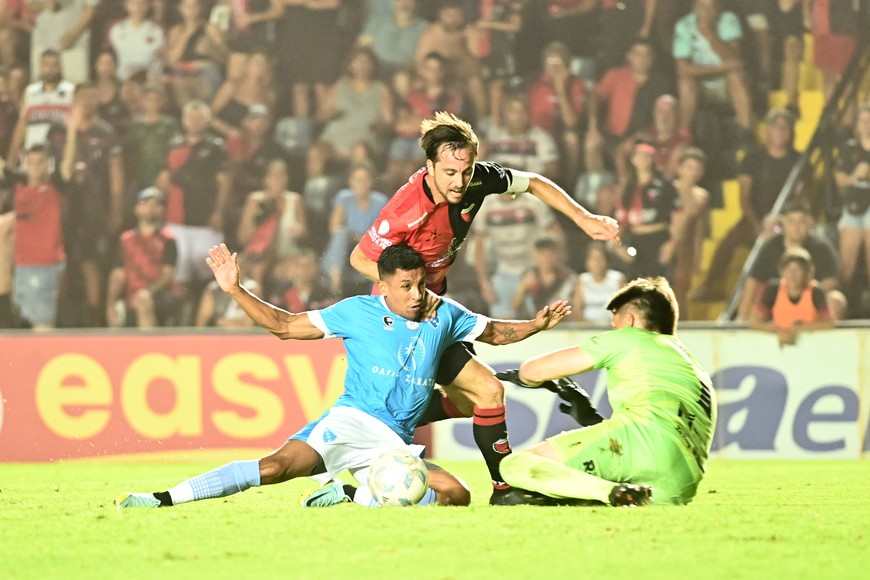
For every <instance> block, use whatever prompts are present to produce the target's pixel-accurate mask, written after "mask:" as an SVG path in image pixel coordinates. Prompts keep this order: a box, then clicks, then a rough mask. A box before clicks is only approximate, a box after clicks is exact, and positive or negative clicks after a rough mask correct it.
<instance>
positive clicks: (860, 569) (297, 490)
mask: <svg viewBox="0 0 870 580" xmlns="http://www.w3.org/2000/svg"><path fill="white" fill-rule="evenodd" d="M237 457H238V455H237V454H234V456H232V457H228V456H227V455H226V454H220V453H210V454H208V455H204V456H197V457H196V458H194V459H190V458H188V459H186V460H184V461H176V462H170V463H167V462H166V461H165V460H160V459H156V460H155V459H153V458H152V459H148V460H137V459H136V458H132V459H130V460H128V461H123V462H121V461H114V462H113V461H111V460H100V461H88V462H67V463H54V464H26V465H19V464H0V578H3V579H13V578H40V579H44V578H160V579H162V580H168V579H174V578H207V579H213V578H233V579H239V578H255V577H256V578H331V579H336V578H353V579H360V578H383V579H393V578H402V577H405V578H474V579H478V578H480V579H486V578H493V579H512V578H543V579H547V578H574V579H586V578H606V579H612V578H680V579H683V578H729V579H736V578H766V579H767V578H776V579H778V578H788V579H791V578H814V579H816V578H836V579H841V578H868V577H870V494H868V483H870V462H868V461H817V462H809V461H724V460H723V461H712V462H710V465H709V469H708V476H707V478H706V479H705V481H704V483H703V484H702V486H701V489H700V491H699V494H698V496H697V498H696V499H695V501H694V502H693V503H692V504H691V505H690V506H688V507H680V508H664V507H651V508H642V509H628V508H622V509H613V508H568V507H562V508H539V507H528V506H521V507H500V508H492V507H490V506H488V505H487V499H488V497H489V490H488V486H489V484H488V481H487V476H486V472H485V469H484V468H483V464H482V462H462V463H451V462H445V463H444V467H446V468H448V469H450V470H451V471H453V472H454V473H457V474H458V475H460V476H461V477H463V478H464V479H465V480H466V481H467V482H468V483H469V485H470V486H471V489H472V492H473V498H474V499H473V501H472V506H471V507H470V508H439V507H426V508H407V509H401V508H391V509H365V508H361V507H358V506H355V505H350V504H343V505H340V506H337V507H332V508H327V509H308V510H304V509H301V508H299V507H298V498H299V496H300V494H301V493H302V492H303V491H306V490H308V489H311V488H312V487H313V486H312V483H311V482H310V481H308V480H302V481H296V482H290V483H287V484H283V485H279V486H275V487H264V488H259V489H252V490H249V491H247V492H245V493H242V494H237V495H235V496H232V497H229V498H224V499H217V500H209V501H203V502H198V503H192V504H186V505H183V506H179V507H176V508H171V509H156V510H153V509H152V510H147V509H145V510H125V511H119V510H117V509H115V508H114V506H113V505H112V499H113V498H114V497H115V496H116V495H118V494H119V493H120V492H123V491H127V490H129V491H156V490H162V489H166V488H167V487H170V486H172V485H174V484H175V483H177V482H178V481H180V480H182V479H185V478H187V477H190V476H193V475H196V474H198V473H200V472H202V471H205V470H208V469H210V468H212V467H215V466H217V465H219V464H221V463H224V462H226V461H228V460H231V459H234V458H237Z"/></svg>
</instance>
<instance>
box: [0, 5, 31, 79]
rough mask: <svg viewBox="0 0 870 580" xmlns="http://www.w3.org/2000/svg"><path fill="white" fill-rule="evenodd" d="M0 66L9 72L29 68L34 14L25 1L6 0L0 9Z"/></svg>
mask: <svg viewBox="0 0 870 580" xmlns="http://www.w3.org/2000/svg"><path fill="white" fill-rule="evenodd" d="M0 12H2V14H0V65H2V66H3V67H4V68H5V69H7V70H10V69H13V68H19V67H21V66H24V67H25V68H26V67H28V66H29V60H30V58H29V54H30V33H31V31H32V29H33V24H34V20H35V19H36V13H35V12H34V8H33V7H32V6H30V3H28V2H26V1H25V0H6V1H5V2H3V3H2V7H0Z"/></svg>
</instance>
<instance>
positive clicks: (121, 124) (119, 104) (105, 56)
mask: <svg viewBox="0 0 870 580" xmlns="http://www.w3.org/2000/svg"><path fill="white" fill-rule="evenodd" d="M94 84H95V85H96V88H97V99H98V100H99V105H98V106H97V114H98V115H99V117H100V118H101V119H103V120H104V121H105V122H107V123H108V124H109V125H111V126H112V129H114V130H115V134H116V135H118V138H119V139H120V140H121V141H122V142H124V141H126V137H127V131H128V130H129V128H130V121H131V119H130V111H129V110H128V109H127V105H125V104H124V101H123V100H122V99H121V81H119V80H118V62H117V60H116V57H115V53H114V52H113V51H111V50H108V49H106V50H102V51H100V53H99V54H98V55H97V60H96V62H95V63H94Z"/></svg>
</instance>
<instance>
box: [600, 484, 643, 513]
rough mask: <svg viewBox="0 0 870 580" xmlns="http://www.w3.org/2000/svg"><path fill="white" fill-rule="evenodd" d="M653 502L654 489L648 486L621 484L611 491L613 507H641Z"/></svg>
mask: <svg viewBox="0 0 870 580" xmlns="http://www.w3.org/2000/svg"><path fill="white" fill-rule="evenodd" d="M650 502H652V488H651V487H650V486H648V485H635V484H633V483H619V484H617V485H614V486H613V489H612V490H610V505H612V506H613V507H639V506H644V505H649V504H650Z"/></svg>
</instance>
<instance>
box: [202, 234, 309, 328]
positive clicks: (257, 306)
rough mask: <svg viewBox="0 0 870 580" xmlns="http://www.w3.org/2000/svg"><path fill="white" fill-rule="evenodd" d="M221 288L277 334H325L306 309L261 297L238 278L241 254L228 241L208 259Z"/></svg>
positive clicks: (216, 247) (253, 317)
mask: <svg viewBox="0 0 870 580" xmlns="http://www.w3.org/2000/svg"><path fill="white" fill-rule="evenodd" d="M205 261H206V263H207V264H208V266H209V268H211V271H212V273H213V274H214V278H215V280H216V281H217V283H218V286H220V288H221V290H223V291H224V292H226V293H227V294H229V295H230V297H231V298H232V299H233V300H235V301H236V303H237V304H238V305H239V306H240V307H241V308H242V310H244V311H245V314H247V315H248V316H249V317H250V318H251V320H253V321H254V322H255V323H257V324H258V325H259V326H262V327H263V328H265V329H266V330H268V331H269V332H271V333H272V334H274V335H275V336H277V337H278V338H280V339H282V340H287V339H289V338H294V339H297V340H316V339H318V338H323V336H324V334H323V332H322V331H321V330H319V329H318V328H317V327H316V326H314V325H313V324H312V323H311V320H310V319H309V318H308V315H307V314H306V313H302V314H293V313H292V312H287V311H286V310H283V309H281V308H278V307H277V306H275V305H273V304H269V303H268V302H265V301H264V300H261V299H260V298H258V297H257V296H255V295H254V294H252V293H251V292H249V291H248V290H247V289H246V288H245V287H244V286H242V285H241V283H240V282H239V279H240V273H241V270H240V268H239V256H238V254H237V253H230V251H229V250H228V249H227V246H226V244H221V245H220V246H212V247H211V249H210V250H209V251H208V258H206V259H205Z"/></svg>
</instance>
